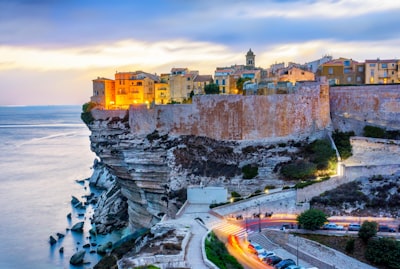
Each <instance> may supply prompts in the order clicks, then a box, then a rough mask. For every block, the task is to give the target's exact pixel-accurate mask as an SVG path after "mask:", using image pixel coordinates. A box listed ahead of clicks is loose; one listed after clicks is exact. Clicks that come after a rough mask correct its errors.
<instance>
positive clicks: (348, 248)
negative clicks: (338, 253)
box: [346, 238, 356, 253]
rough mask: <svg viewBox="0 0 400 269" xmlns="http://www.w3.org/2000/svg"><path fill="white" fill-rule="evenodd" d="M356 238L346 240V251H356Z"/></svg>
mask: <svg viewBox="0 0 400 269" xmlns="http://www.w3.org/2000/svg"><path fill="white" fill-rule="evenodd" d="M355 242H356V240H355V239H354V238H349V239H348V240H347V242H346V253H353V252H354V245H355Z"/></svg>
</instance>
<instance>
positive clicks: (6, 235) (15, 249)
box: [0, 106, 99, 269]
mask: <svg viewBox="0 0 400 269" xmlns="http://www.w3.org/2000/svg"><path fill="white" fill-rule="evenodd" d="M80 111H81V107H80V106H38V107H32V106H31V107H29V106H28V107H0V171H1V173H0V216H1V222H0V223H1V224H0V268H1V269H8V268H10V269H14V268H17V269H23V268H30V269H36V268H38V269H47V268H92V267H93V266H94V264H95V263H96V261H97V260H98V258H99V257H98V256H97V254H89V253H87V254H86V256H85V260H87V261H91V263H90V264H87V265H84V266H80V267H74V266H70V265H69V259H70V257H71V256H72V255H73V254H74V253H75V251H76V247H78V248H79V249H82V244H84V243H87V242H88V239H87V238H86V237H87V231H88V230H89V229H90V223H89V222H88V221H86V223H85V234H83V235H75V234H71V232H67V231H66V228H70V227H72V225H73V224H75V223H76V222H78V221H83V220H84V218H83V217H79V216H78V212H76V211H74V210H73V209H72V208H71V203H70V201H71V196H72V195H74V196H76V197H78V198H80V197H81V196H82V195H85V194H88V192H89V191H88V188H86V190H85V186H84V185H82V184H79V183H76V182H75V180H80V179H84V178H88V177H90V175H91V169H90V167H91V166H92V164H93V160H94V158H95V155H94V154H93V153H92V152H91V151H90V142H89V134H90V132H89V130H88V129H87V127H86V126H85V125H84V124H83V123H82V122H81V120H80ZM85 185H87V182H86V183H85ZM87 211H88V212H89V213H90V212H91V211H92V209H91V208H89V209H88V210H87ZM70 212H72V215H73V217H72V220H71V221H69V220H68V219H67V217H66V216H67V214H68V213H70ZM57 232H59V233H63V234H65V235H66V237H65V238H64V239H62V240H60V241H59V242H58V243H57V244H56V245H54V246H52V247H51V246H50V244H49V243H48V240H49V236H50V235H53V236H54V237H55V238H57V237H56V233H57ZM77 242H79V243H80V244H78V245H77V244H76V243H77ZM62 246H63V247H64V254H63V255H61V254H60V253H59V248H60V247H62Z"/></svg>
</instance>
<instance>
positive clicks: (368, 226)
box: [358, 221, 378, 243]
mask: <svg viewBox="0 0 400 269" xmlns="http://www.w3.org/2000/svg"><path fill="white" fill-rule="evenodd" d="M377 232H378V223H377V222H375V221H364V222H363V224H362V225H361V228H360V230H359V231H358V237H360V238H361V240H363V241H364V242H365V243H366V242H368V240H369V239H370V238H371V237H374V236H376V233H377Z"/></svg>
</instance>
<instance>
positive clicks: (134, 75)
mask: <svg viewBox="0 0 400 269" xmlns="http://www.w3.org/2000/svg"><path fill="white" fill-rule="evenodd" d="M156 82H159V77H158V76H157V75H153V74H149V73H146V72H143V71H135V72H117V73H115V104H116V105H117V106H118V107H119V108H121V109H128V108H129V106H130V105H132V104H151V103H153V102H154V101H155V92H154V84H155V83H156Z"/></svg>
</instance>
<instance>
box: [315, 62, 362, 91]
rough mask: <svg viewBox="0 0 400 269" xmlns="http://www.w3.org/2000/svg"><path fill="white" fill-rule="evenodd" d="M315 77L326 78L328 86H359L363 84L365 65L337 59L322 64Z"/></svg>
mask: <svg viewBox="0 0 400 269" xmlns="http://www.w3.org/2000/svg"><path fill="white" fill-rule="evenodd" d="M316 75H317V76H324V77H326V78H327V80H328V81H329V84H330V85H335V84H342V85H350V84H351V85H361V84H364V83H365V80H364V77H365V64H364V63H360V62H357V61H354V60H352V59H347V58H339V59H335V60H332V61H329V62H326V63H324V64H322V65H321V66H320V67H319V69H318V71H317V72H316Z"/></svg>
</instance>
